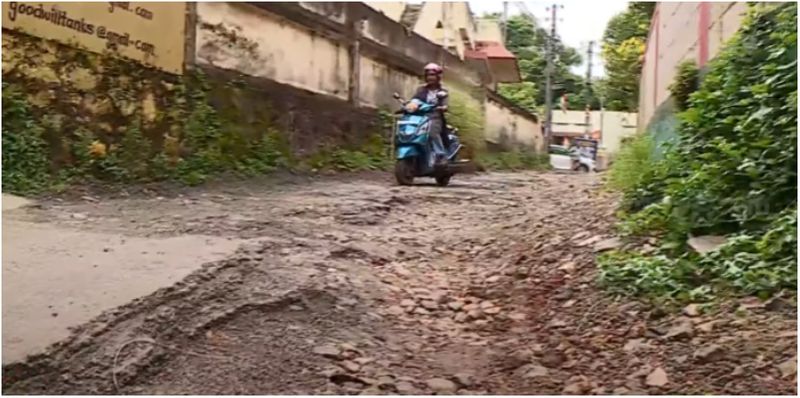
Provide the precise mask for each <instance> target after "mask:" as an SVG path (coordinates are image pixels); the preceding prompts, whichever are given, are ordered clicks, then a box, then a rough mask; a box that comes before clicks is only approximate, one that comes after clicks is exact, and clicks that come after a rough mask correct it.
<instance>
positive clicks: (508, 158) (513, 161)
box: [477, 151, 550, 171]
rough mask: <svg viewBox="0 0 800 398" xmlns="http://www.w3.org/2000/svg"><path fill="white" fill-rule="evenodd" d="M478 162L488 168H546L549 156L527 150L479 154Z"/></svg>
mask: <svg viewBox="0 0 800 398" xmlns="http://www.w3.org/2000/svg"><path fill="white" fill-rule="evenodd" d="M477 160H478V163H479V164H480V165H481V166H482V167H484V168H486V169H488V170H498V171H499V170H548V169H550V156H549V155H548V154H537V153H534V152H529V151H509V152H495V153H486V154H481V156H479V157H478V159H477Z"/></svg>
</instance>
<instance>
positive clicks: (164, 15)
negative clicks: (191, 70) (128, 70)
mask: <svg viewBox="0 0 800 398" xmlns="http://www.w3.org/2000/svg"><path fill="white" fill-rule="evenodd" d="M185 14H186V3H182V2H173V3H160V2H153V3H141V2H130V3H109V2H104V3H87V2H76V3H67V2H46V3H39V2H4V3H3V28H4V29H14V30H19V31H21V32H24V33H27V34H30V35H32V36H37V37H41V38H44V39H50V40H56V41H58V42H61V43H64V44H71V43H76V44H78V45H79V46H81V47H82V48H85V49H87V50H89V51H92V52H95V53H103V52H105V51H113V52H117V53H118V54H120V55H122V56H125V57H127V58H131V59H134V60H136V61H139V62H141V63H144V64H147V65H150V66H154V67H156V68H159V69H162V70H164V71H167V72H171V73H176V74H180V73H183V57H184V54H183V53H184V26H185Z"/></svg>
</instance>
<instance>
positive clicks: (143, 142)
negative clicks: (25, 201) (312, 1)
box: [2, 31, 387, 194]
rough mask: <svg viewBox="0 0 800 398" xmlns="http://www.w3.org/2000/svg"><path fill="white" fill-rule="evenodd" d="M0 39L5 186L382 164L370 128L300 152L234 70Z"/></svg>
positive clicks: (34, 187)
mask: <svg viewBox="0 0 800 398" xmlns="http://www.w3.org/2000/svg"><path fill="white" fill-rule="evenodd" d="M2 40H3V80H4V85H3V169H4V177H3V189H4V190H6V191H11V192H17V193H21V194H32V193H37V192H41V191H44V190H48V189H51V188H52V187H53V186H64V185H65V184H71V183H79V182H82V181H86V180H99V181H109V182H122V183H136V182H146V181H159V180H166V179H174V180H178V181H181V182H183V183H186V184H199V183H202V182H204V181H206V180H207V179H208V178H209V177H211V176H214V175H217V174H220V173H230V172H232V173H235V174H239V175H243V176H250V175H255V174H261V173H266V172H269V171H272V170H274V169H276V168H279V167H295V166H300V165H303V164H315V165H316V166H317V168H333V169H343V170H350V169H360V168H375V167H378V166H379V164H380V162H381V161H383V158H384V157H385V156H382V155H383V154H385V148H387V145H386V143H385V142H383V141H382V139H383V132H375V134H374V135H375V137H376V138H375V139H374V140H370V139H369V138H368V139H367V142H366V143H363V142H362V143H360V144H359V145H350V146H348V147H341V145H338V143H337V142H332V143H329V144H328V145H327V146H326V147H324V148H323V149H321V150H319V151H317V152H318V153H314V152H312V153H310V154H308V155H306V156H304V157H303V159H297V156H295V154H294V153H293V150H292V146H291V144H290V142H289V136H290V135H291V134H290V133H289V132H285V131H282V130H283V129H282V128H281V127H280V126H279V123H276V115H275V114H274V112H273V111H272V109H271V107H270V103H269V102H268V101H265V98H264V95H263V93H261V94H260V95H257V94H256V93H254V91H252V90H250V89H249V88H248V87H247V86H246V85H243V84H241V82H238V81H236V80H229V79H224V81H223V80H220V79H216V80H214V79H208V78H206V77H205V76H204V75H203V74H202V73H200V72H195V73H190V74H187V75H185V76H175V75H170V74H166V73H163V72H160V71H158V70H154V69H149V68H146V67H143V66H141V65H140V64H137V63H134V62H130V61H127V60H123V59H120V58H117V57H115V56H113V55H111V54H102V55H101V54H94V53H89V52H87V51H83V50H80V49H77V48H74V47H69V46H64V45H61V44H58V43H54V42H50V41H45V40H41V39H38V38H34V37H31V36H28V35H24V34H19V33H16V32H10V31H5V32H4V34H3V38H2ZM320 133H324V132H320ZM334 141H335V140H334ZM381 167H382V166H381Z"/></svg>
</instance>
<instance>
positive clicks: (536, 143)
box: [485, 95, 544, 152]
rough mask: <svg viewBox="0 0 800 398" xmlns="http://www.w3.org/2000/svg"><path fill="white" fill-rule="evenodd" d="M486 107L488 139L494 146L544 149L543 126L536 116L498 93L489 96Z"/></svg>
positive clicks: (497, 147) (503, 148)
mask: <svg viewBox="0 0 800 398" xmlns="http://www.w3.org/2000/svg"><path fill="white" fill-rule="evenodd" d="M485 109H486V141H487V142H489V143H490V144H491V145H490V146H491V147H492V148H496V149H500V150H511V149H514V148H522V149H528V150H534V151H537V152H541V151H543V150H544V137H543V136H542V128H541V125H540V124H539V121H538V120H537V119H536V118H534V117H531V115H529V114H528V113H527V112H524V111H522V110H518V109H515V108H514V107H513V105H511V104H509V103H508V101H507V100H504V99H503V98H502V97H499V96H497V95H489V96H487V99H486V104H485Z"/></svg>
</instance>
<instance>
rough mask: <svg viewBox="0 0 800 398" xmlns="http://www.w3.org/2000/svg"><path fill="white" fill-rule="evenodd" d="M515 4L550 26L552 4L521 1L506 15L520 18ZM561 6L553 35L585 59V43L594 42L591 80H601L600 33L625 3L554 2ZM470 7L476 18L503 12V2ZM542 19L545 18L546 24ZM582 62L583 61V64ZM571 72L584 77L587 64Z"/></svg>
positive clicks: (611, 0) (609, 0)
mask: <svg viewBox="0 0 800 398" xmlns="http://www.w3.org/2000/svg"><path fill="white" fill-rule="evenodd" d="M516 3H525V6H526V7H527V9H528V11H530V12H531V13H532V14H533V15H534V16H536V18H537V19H538V20H539V22H540V23H543V24H546V25H547V26H550V21H549V16H550V12H549V11H547V8H548V7H550V6H552V4H553V3H554V2H546V1H524V2H514V1H510V2H508V14H509V15H514V14H519V13H520V11H519V7H517V6H516ZM555 3H558V4H561V5H563V6H564V8H563V9H559V10H558V19H559V21H558V23H557V25H556V31H557V33H558V35H559V36H561V40H562V41H564V43H566V44H567V45H569V46H571V47H574V48H576V49H578V51H580V52H581V54H582V55H583V56H584V59H585V58H586V50H587V47H588V43H589V41H591V40H594V41H595V43H597V44H595V46H594V50H595V51H594V53H595V55H594V56H593V57H592V58H593V60H594V61H593V62H592V76H594V77H599V76H603V75H604V73H603V65H602V59H601V58H600V56H599V52H600V44H599V43H600V39H602V37H603V31H604V30H605V28H606V24H607V23H608V21H609V20H610V19H611V17H613V16H614V15H615V14H617V13H619V12H622V11H624V10H625V8H626V7H627V6H628V2H627V1H619V0H603V1H591V2H590V1H585V0H584V1H578V0H565V1H561V2H555ZM469 6H470V8H471V9H472V12H473V13H474V14H475V15H476V16H480V15H482V14H483V13H484V12H502V11H503V2H502V1H487V0H484V1H476V0H473V1H469ZM545 18H548V20H547V21H545ZM584 61H585V60H584ZM573 72H575V73H580V74H581V75H583V74H585V73H586V64H585V62H584V64H583V65H581V66H579V67H575V68H574V69H573Z"/></svg>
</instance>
